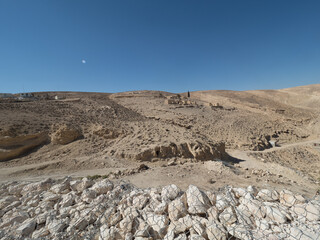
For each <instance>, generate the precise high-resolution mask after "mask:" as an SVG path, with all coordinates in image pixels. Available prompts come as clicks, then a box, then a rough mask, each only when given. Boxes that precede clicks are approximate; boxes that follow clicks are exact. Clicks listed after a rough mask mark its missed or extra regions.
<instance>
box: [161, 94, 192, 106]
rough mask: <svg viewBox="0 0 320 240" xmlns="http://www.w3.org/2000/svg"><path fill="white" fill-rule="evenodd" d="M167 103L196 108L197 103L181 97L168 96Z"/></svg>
mask: <svg viewBox="0 0 320 240" xmlns="http://www.w3.org/2000/svg"><path fill="white" fill-rule="evenodd" d="M165 103H166V104H168V105H171V104H173V105H189V106H195V105H197V103H196V102H195V101H191V100H190V99H189V98H187V97H184V96H181V95H179V94H178V95H173V96H168V97H167V98H166V100H165Z"/></svg>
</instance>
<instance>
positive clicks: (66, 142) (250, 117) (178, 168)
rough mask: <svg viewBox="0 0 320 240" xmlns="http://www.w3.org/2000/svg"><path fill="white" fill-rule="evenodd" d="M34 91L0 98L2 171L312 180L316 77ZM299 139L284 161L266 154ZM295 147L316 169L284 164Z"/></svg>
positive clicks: (204, 180)
mask: <svg viewBox="0 0 320 240" xmlns="http://www.w3.org/2000/svg"><path fill="white" fill-rule="evenodd" d="M34 96H35V97H34V98H30V99H23V100H18V99H0V121H1V126H0V161H2V162H0V167H1V169H2V170H1V174H0V177H1V179H2V180H4V179H8V178H10V179H19V178H26V177H30V178H34V177H37V176H38V177H40V178H41V177H42V176H44V175H50V176H62V175H66V174H73V175H75V176H83V175H84V176H86V175H94V174H100V175H108V176H111V177H113V178H118V179H126V180H130V181H132V182H134V183H135V184H137V185H143V186H145V185H146V184H148V185H156V184H160V185H161V184H166V183H168V182H169V183H170V182H175V183H177V184H180V186H182V187H183V186H186V185H187V184H188V183H189V182H192V181H197V182H198V185H202V186H203V187H205V186H212V185H213V186H214V187H216V188H217V187H220V186H223V185H224V184H230V183H232V182H234V181H238V182H242V183H243V184H244V185H245V184H246V185H248V184H250V183H258V184H261V185H263V184H271V185H272V186H274V187H281V186H283V184H286V185H292V183H293V182H296V183H297V184H295V186H292V187H294V188H297V189H296V190H299V189H300V190H301V191H303V189H307V190H306V191H307V192H308V193H310V192H312V191H314V190H315V189H316V188H317V186H316V184H317V183H316V182H317V179H316V178H317V176H318V175H317V174H319V173H317V172H316V168H317V167H318V169H319V166H320V159H319V154H317V151H318V150H317V149H314V147H312V146H310V144H314V143H317V140H318V138H319V130H320V128H319V126H320V125H319V122H320V119H319V109H318V107H317V106H318V104H319V103H320V85H312V86H303V87H296V88H291V89H282V90H259V91H244V92H237V91H221V90H220V91H198V92H191V96H190V98H188V97H187V94H186V93H181V94H173V93H168V92H161V91H135V92H124V93H115V94H109V93H81V92H47V93H34ZM39 134H40V135H39ZM37 136H41V139H39V137H37ZM45 136H47V137H45ZM24 139H28V141H27V143H26V141H25V140H24ZM300 142H307V143H308V144H309V145H308V146H304V145H303V144H302V146H299V149H298V150H295V151H291V150H290V151H289V150H288V151H289V155H288V154H284V155H285V159H283V162H282V160H281V154H280V155H279V154H278V155H276V154H277V153H272V154H271V153H270V154H271V155H272V156H273V157H268V156H267V155H268V154H269V153H268V152H267V151H266V150H267V149H271V148H272V146H273V145H277V146H278V147H276V148H274V149H277V148H281V147H284V146H286V145H288V144H295V143H300ZM9 143H10V144H9ZM26 144H28V145H26ZM283 151H286V150H283ZM310 151H312V154H308V153H309V152H310ZM315 151H316V152H315ZM297 152H298V153H297ZM301 152H303V153H304V154H302V155H301V154H300V156H308V157H309V159H308V161H312V163H313V164H312V169H308V167H306V166H304V164H300V163H301V162H302V163H303V161H304V159H299V161H300V163H299V164H296V165H292V166H290V164H291V162H290V156H291V155H292V158H293V159H295V158H297V154H299V153H301ZM247 153H248V154H247ZM290 154H291V155H290ZM271 155H270V156H271ZM275 156H276V157H275ZM261 158H264V159H267V161H268V162H261ZM273 158H274V159H276V160H275V161H274V162H273V161H272V159H273ZM295 161H297V160H295ZM204 162H206V163H205V164H203V163H204ZM142 163H144V164H145V165H147V166H145V165H141V164H142ZM249 163H250V164H249ZM270 163H272V164H274V165H272V164H271V165H270ZM292 163H294V161H293V162H292ZM268 168H270V169H268ZM208 169H211V170H208ZM260 170H261V171H263V172H261V171H260ZM309 170H310V171H311V172H310V173H308V171H309ZM259 171H260V172H259ZM268 172H269V173H268ZM256 173H258V174H256ZM283 174H285V176H284V177H281V179H279V175H281V176H283ZM289 187H290V186H289Z"/></svg>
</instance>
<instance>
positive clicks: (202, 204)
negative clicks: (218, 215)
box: [186, 185, 211, 214]
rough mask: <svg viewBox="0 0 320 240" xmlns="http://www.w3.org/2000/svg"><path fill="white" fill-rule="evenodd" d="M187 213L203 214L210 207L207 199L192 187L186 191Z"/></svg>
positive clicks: (197, 189)
mask: <svg viewBox="0 0 320 240" xmlns="http://www.w3.org/2000/svg"><path fill="white" fill-rule="evenodd" d="M186 196H187V204H188V212H189V213H191V214H204V213H206V211H207V209H208V208H210V207H211V203H210V200H209V198H208V197H207V196H206V195H205V193H204V192H202V191H200V190H199V188H197V187H196V186H194V185H190V186H189V188H188V189H187V191H186Z"/></svg>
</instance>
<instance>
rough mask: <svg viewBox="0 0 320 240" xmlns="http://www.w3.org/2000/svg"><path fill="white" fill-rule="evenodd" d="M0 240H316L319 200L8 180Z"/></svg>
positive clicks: (0, 203) (252, 191)
mask: <svg viewBox="0 0 320 240" xmlns="http://www.w3.org/2000/svg"><path fill="white" fill-rule="evenodd" d="M0 217H1V219H0V239H3V240H4V239H97V240H98V239H99V240H103V239H110V240H117V239H126V240H130V239H137V240H143V239H146V240H147V239H165V240H183V239H186V240H187V239H192V240H203V239H209V240H213V239H215V240H217V239H301V240H302V239H319V238H320V197H319V196H315V197H313V198H312V199H306V198H305V197H303V196H302V195H296V194H294V193H292V192H290V191H287V190H283V191H281V192H277V191H275V190H268V189H261V190H258V189H256V188H255V187H252V186H249V187H247V188H233V187H230V186H226V187H225V188H223V189H222V190H221V191H219V192H214V191H202V190H200V189H199V188H197V187H196V186H194V185H190V186H189V187H188V189H187V190H186V191H182V190H180V189H179V188H178V187H177V186H176V185H173V184H172V185H168V186H165V187H162V188H149V189H139V188H136V187H134V186H132V185H130V184H127V183H113V182H111V181H110V180H109V179H103V180H97V181H93V180H90V179H87V178H83V179H78V180H77V179H72V178H70V177H66V178H64V179H62V180H52V179H47V180H43V181H38V182H8V183H4V184H2V185H1V188H0Z"/></svg>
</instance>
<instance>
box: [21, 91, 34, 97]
mask: <svg viewBox="0 0 320 240" xmlns="http://www.w3.org/2000/svg"><path fill="white" fill-rule="evenodd" d="M19 97H20V98H33V97H34V95H33V93H28V92H27V93H20V94H19Z"/></svg>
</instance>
